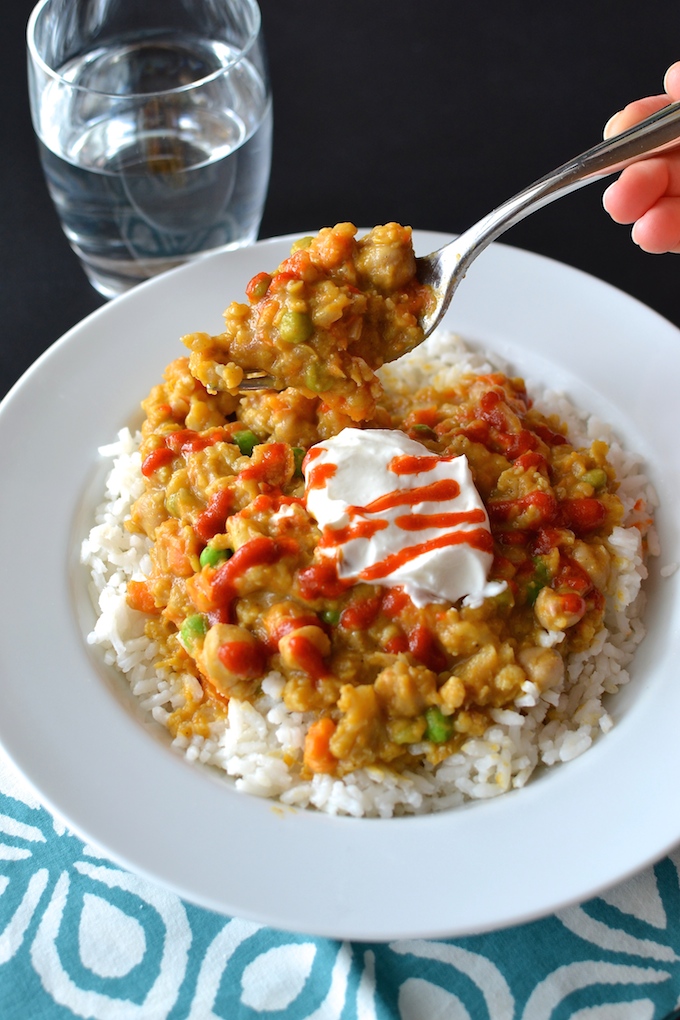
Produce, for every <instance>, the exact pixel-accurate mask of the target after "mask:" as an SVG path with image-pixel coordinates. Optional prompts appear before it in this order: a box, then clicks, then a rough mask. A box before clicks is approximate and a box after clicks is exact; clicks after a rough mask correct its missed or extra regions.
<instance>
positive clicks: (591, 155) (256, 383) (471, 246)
mask: <svg viewBox="0 0 680 1020" xmlns="http://www.w3.org/2000/svg"><path fill="white" fill-rule="evenodd" d="M679 140H680V102H678V103H671V104H670V105H669V106H666V107H664V108H663V109H662V110H659V111H658V112H657V113H654V114H652V116H651V117H647V118H646V119H645V120H643V121H640V123H639V124H636V125H634V126H633V127H631V128H629V129H628V130H627V131H624V132H622V133H621V134H619V135H615V136H614V137H613V138H610V139H607V140H605V141H603V142H600V143H599V144H598V145H595V146H594V147H593V148H592V149H587V150H586V152H583V153H581V155H579V156H575V157H574V158H573V159H571V160H569V161H568V162H567V163H563V164H562V166H560V167H558V168H557V169H556V170H553V171H552V172H551V173H549V174H546V175H545V176H544V177H541V178H540V179H539V180H537V181H535V182H534V183H533V184H530V185H529V187H528V188H524V189H523V190H522V191H520V192H518V194H516V195H514V196H513V197H512V198H510V199H508V200H507V201H506V202H503V204H502V205H500V206H498V207H497V208H496V209H494V210H493V212H490V213H488V214H487V215H486V216H484V217H483V218H482V219H481V220H479V221H478V222H477V223H475V224H474V225H473V226H471V227H469V228H468V229H467V230H466V231H464V233H462V234H460V235H459V236H458V237H457V238H456V239H455V240H454V241H451V242H450V243H449V244H446V245H444V247H443V248H440V249H439V250H438V251H435V252H432V253H431V254H430V255H422V256H420V257H419V258H417V259H416V275H417V277H418V279H419V281H420V282H421V283H424V284H428V285H429V286H430V287H432V290H433V292H434V298H435V300H434V302H432V303H431V304H430V307H429V308H428V310H427V311H426V312H425V313H424V314H423V315H422V316H421V318H420V325H421V327H422V329H423V336H422V340H425V339H426V338H427V337H428V336H429V335H430V334H431V333H432V332H433V330H434V329H436V327H437V326H438V325H439V323H440V322H441V320H442V318H443V317H444V315H445V313H446V311H447V309H448V307H449V304H450V303H451V298H452V297H453V295H454V293H455V291H456V288H457V287H458V285H459V283H460V282H461V280H462V279H463V277H464V276H465V274H466V273H467V271H468V269H469V268H470V266H471V265H472V263H473V262H474V260H475V259H476V258H477V256H478V255H480V254H481V253H482V252H483V251H484V249H485V248H487V247H488V245H489V244H491V242H492V241H495V240H496V238H498V237H500V235H501V234H503V233H504V232H505V231H506V230H509V228H510V227H512V226H514V225H515V224H516V223H519V222H520V221H521V220H523V219H525V218H526V217H527V216H529V215H531V213H533V212H536V210H537V209H541V208H543V206H545V205H549V203H551V202H554V201H555V200H556V199H558V198H562V196H563V195H567V194H569V193H570V192H572V191H576V190H577V189H578V188H582V187H583V186H584V185H586V184H592V183H593V181H597V180H600V179H602V178H603V177H607V176H609V175H610V174H614V173H618V172H619V171H620V170H623V169H625V167H627V166H628V165H629V164H630V163H635V162H638V161H639V160H642V159H648V158H649V157H650V156H653V155H656V154H658V153H659V152H661V151H663V150H664V149H668V148H671V147H672V146H674V145H677V144H678V141H679ZM422 340H421V341H419V342H422ZM414 346H417V345H414ZM411 349H413V348H411ZM400 353H404V352H403V351H402V352H400ZM275 388H276V384H275V380H274V379H272V377H271V376H269V375H263V374H260V375H257V376H251V377H247V378H245V379H243V381H242V382H241V384H240V386H239V390H240V391H241V392H248V391H252V390H266V389H275Z"/></svg>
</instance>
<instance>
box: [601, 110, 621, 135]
mask: <svg viewBox="0 0 680 1020" xmlns="http://www.w3.org/2000/svg"><path fill="white" fill-rule="evenodd" d="M620 114H621V110H619V111H618V113H615V114H614V116H613V117H610V118H609V120H608V121H607V123H606V124H605V126H604V131H603V132H602V136H603V138H611V137H612V135H617V134H618V131H616V130H615V128H614V121H615V120H616V119H617V117H619V116H620Z"/></svg>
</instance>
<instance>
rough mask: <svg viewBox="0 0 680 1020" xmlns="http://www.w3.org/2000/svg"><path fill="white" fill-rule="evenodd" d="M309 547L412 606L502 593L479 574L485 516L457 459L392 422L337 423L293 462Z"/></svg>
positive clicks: (484, 572)
mask: <svg viewBox="0 0 680 1020" xmlns="http://www.w3.org/2000/svg"><path fill="white" fill-rule="evenodd" d="M303 473H304V476H305V494H306V504H307V510H308V512H309V513H310V514H311V515H312V516H313V517H314V519H315V520H316V522H317V524H318V525H319V527H320V529H321V541H320V543H319V551H320V552H321V553H323V554H324V555H326V556H329V557H333V558H334V559H335V561H336V566H337V571H338V576H339V577H341V578H344V579H352V580H356V581H366V582H368V583H370V584H378V585H384V586H386V587H395V586H397V585H400V586H401V587H403V589H404V590H405V591H406V593H407V594H408V595H409V596H410V598H411V599H412V601H413V602H414V603H415V605H416V606H424V605H427V604H429V603H431V602H456V601H457V600H458V599H460V598H465V600H466V603H467V604H479V603H481V601H482V600H483V599H484V598H485V597H487V596H490V595H496V594H498V593H499V592H500V591H502V590H503V588H504V587H505V584H504V583H502V582H500V583H499V582H489V581H487V577H488V573H489V569H490V567H491V563H492V560H493V542H492V538H491V530H490V528H489V518H488V516H487V513H486V509H485V508H484V504H483V503H482V500H481V497H480V495H479V493H478V492H477V489H476V488H475V485H474V482H473V480H472V475H471V473H470V468H469V465H468V462H467V458H466V457H464V456H451V457H446V456H445V457H440V456H437V455H436V454H432V453H431V452H430V451H429V450H428V449H427V447H425V446H423V445H422V443H417V442H415V441H414V440H412V439H409V437H408V436H406V435H405V434H404V433H403V432H398V431H394V430H392V429H353V428H348V429H343V431H342V432H340V433H339V434H338V435H337V436H333V437H332V438H331V439H326V440H324V441H323V442H321V443H317V444H316V445H315V446H313V447H312V448H311V449H310V450H309V452H308V454H307V456H306V458H305V462H304V464H303Z"/></svg>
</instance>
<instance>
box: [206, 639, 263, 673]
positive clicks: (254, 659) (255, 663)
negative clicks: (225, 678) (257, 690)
mask: <svg viewBox="0 0 680 1020" xmlns="http://www.w3.org/2000/svg"><path fill="white" fill-rule="evenodd" d="M217 657H218V659H219V660H220V662H221V663H222V665H223V666H224V667H225V669H228V670H229V672H230V673H233V674H234V676H240V677H243V678H244V679H247V680H252V679H254V678H255V677H258V676H262V675H263V673H264V672H265V669H266V666H267V656H266V653H265V650H264V648H263V647H262V645H260V644H259V643H258V644H256V643H255V642H253V641H225V643H224V644H223V645H220V647H219V648H218V650H217Z"/></svg>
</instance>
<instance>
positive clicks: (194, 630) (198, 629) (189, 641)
mask: <svg viewBox="0 0 680 1020" xmlns="http://www.w3.org/2000/svg"><path fill="white" fill-rule="evenodd" d="M207 632H208V620H207V619H206V617H205V616H203V614H202V613H196V614H194V615H193V616H187V618H186V620H185V621H184V623H183V624H182V626H181V627H180V629H179V636H180V638H181V640H182V644H183V645H184V647H185V648H186V650H187V651H188V652H191V650H192V648H193V646H194V644H195V642H196V641H197V640H198V639H199V638H202V637H205V635H206V634H207Z"/></svg>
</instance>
